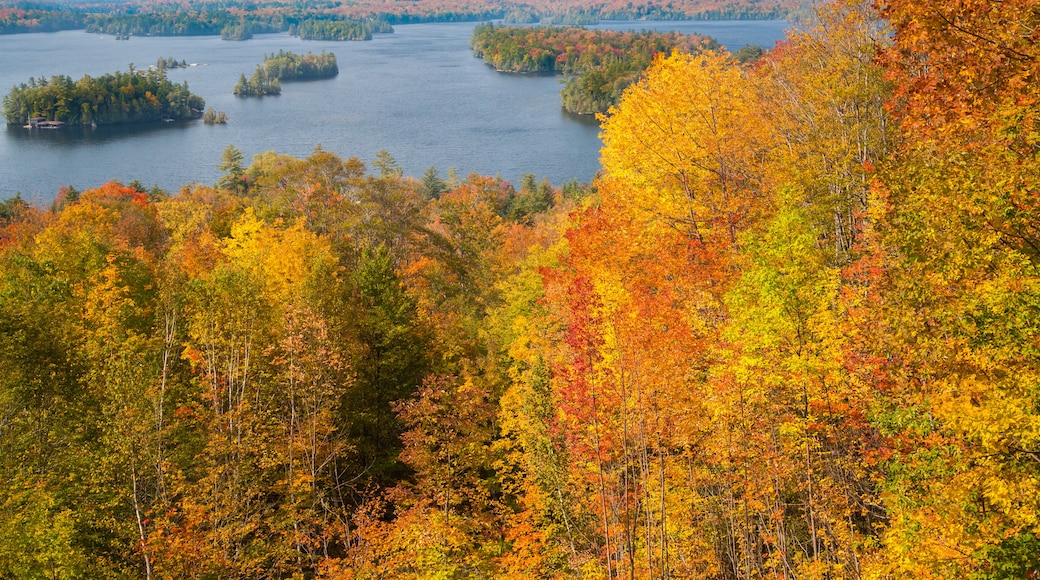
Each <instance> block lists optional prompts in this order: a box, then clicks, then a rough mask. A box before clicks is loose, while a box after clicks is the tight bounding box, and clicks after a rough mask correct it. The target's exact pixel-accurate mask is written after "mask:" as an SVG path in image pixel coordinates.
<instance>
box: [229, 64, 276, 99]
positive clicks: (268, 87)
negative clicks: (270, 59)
mask: <svg viewBox="0 0 1040 580" xmlns="http://www.w3.org/2000/svg"><path fill="white" fill-rule="evenodd" d="M232 92H233V93H234V94H236V95H238V96H240V97H263V96H267V95H280V94H282V84H281V83H280V82H279V81H278V77H274V76H271V75H270V74H268V73H267V70H266V69H265V68H264V67H263V65H259V64H258V65H256V70H255V71H253V74H252V76H250V77H249V80H246V75H244V74H243V75H241V76H239V77H238V82H237V83H235V89H234V91H232Z"/></svg>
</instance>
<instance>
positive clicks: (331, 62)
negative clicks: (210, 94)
mask: <svg viewBox="0 0 1040 580" xmlns="http://www.w3.org/2000/svg"><path fill="white" fill-rule="evenodd" d="M338 74H339V66H338V65H337V64H336V55H335V54H333V53H331V52H324V51H322V53H321V54H314V53H311V52H308V53H307V54H303V55H300V54H296V53H294V52H288V51H285V50H280V51H278V53H277V54H271V55H264V62H263V64H259V65H257V66H256V70H255V71H253V74H252V76H250V77H249V78H248V79H246V76H245V75H244V74H243V75H241V76H240V77H239V78H238V82H237V83H236V84H235V89H234V91H233V92H234V94H236V95H238V96H242V97H262V96H265V95H278V94H281V92H282V85H281V81H283V80H284V81H303V80H315V79H325V78H331V77H334V76H336V75H338Z"/></svg>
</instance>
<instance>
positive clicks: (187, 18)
mask: <svg viewBox="0 0 1040 580" xmlns="http://www.w3.org/2000/svg"><path fill="white" fill-rule="evenodd" d="M0 4H2V5H0V34H14V33H20V32H52V31H58V30H69V29H86V30H88V31H91V32H101V33H106V34H114V35H119V36H127V35H151V36H191V35H209V36H216V35H220V36H221V37H223V38H226V39H229V40H245V39H248V38H250V37H251V36H252V35H253V34H258V33H263V32H285V31H289V30H290V28H293V29H294V30H296V31H297V32H294V34H298V35H299V36H300V37H301V38H315V39H333V40H360V39H364V38H367V37H368V36H366V34H365V31H366V29H367V33H368V34H372V33H378V32H390V30H389V27H390V26H391V25H394V24H409V23H419V22H464V21H465V22H473V21H487V20H496V19H505V20H507V21H508V22H514V23H535V22H541V23H542V24H557V25H583V24H592V23H595V22H597V21H599V20H601V19H605V20H650V19H653V20H684V19H691V18H692V19H776V18H788V17H791V16H792V14H794V13H797V11H798V10H799V8H800V4H801V0H777V1H776V2H771V3H769V5H768V6H764V5H763V4H764V3H761V2H759V1H758V0H670V1H669V2H668V3H667V4H664V5H661V4H656V3H645V4H642V5H634V4H633V3H631V2H627V1H625V2H622V1H621V0H605V1H604V0H597V1H596V2H592V0H527V1H525V2H524V3H522V4H513V3H500V2H497V1H492V0H410V1H408V2H393V3H387V2H385V1H382V0H353V1H351V2H349V3H346V2H338V1H329V0H301V1H299V2H291V3H290V2H284V1H277V2H264V3H257V2H254V1H253V0H192V1H190V2H187V3H179V2H173V1H171V0H141V1H135V2H130V1H128V0H112V1H111V2H106V3H94V2H90V3H77V4H71V3H69V4H64V3H53V2H32V1H20V2H13V3H8V2H5V1H4V0H0ZM332 23H337V24H332Z"/></svg>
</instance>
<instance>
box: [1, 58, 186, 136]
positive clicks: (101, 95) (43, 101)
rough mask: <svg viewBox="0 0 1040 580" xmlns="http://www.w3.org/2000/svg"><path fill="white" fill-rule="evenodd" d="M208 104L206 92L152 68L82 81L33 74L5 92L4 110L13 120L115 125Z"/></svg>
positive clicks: (178, 114) (174, 115)
mask: <svg viewBox="0 0 1040 580" xmlns="http://www.w3.org/2000/svg"><path fill="white" fill-rule="evenodd" d="M205 106H206V101H205V100H203V98H202V97H200V96H198V95H195V94H192V93H191V92H190V91H189V90H188V83H187V82H185V83H182V84H176V83H173V82H171V81H170V80H169V79H167V78H166V73H165V71H162V70H159V69H150V70H146V71H139V70H134V69H133V67H131V68H130V70H129V72H116V73H113V74H105V75H102V76H100V77H97V78H94V77H90V76H84V77H83V78H82V79H80V80H78V81H73V80H72V78H71V77H68V76H65V75H59V76H54V77H51V79H50V80H47V79H34V78H30V79H29V82H28V83H22V84H20V85H18V86H16V87H14V88H13V89H11V92H10V93H8V94H7V96H5V97H4V101H3V114H4V119H5V120H6V121H7V124H9V125H20V124H24V123H26V121H27V120H28V119H29V118H30V117H42V118H44V119H45V120H48V121H61V122H63V123H66V124H70V125H89V124H91V123H96V124H98V125H114V124H120V123H141V122H149V121H159V120H162V119H173V120H177V119H189V118H193V117H197V116H198V115H199V114H200V113H199V112H200V111H202V110H203V109H204V108H205Z"/></svg>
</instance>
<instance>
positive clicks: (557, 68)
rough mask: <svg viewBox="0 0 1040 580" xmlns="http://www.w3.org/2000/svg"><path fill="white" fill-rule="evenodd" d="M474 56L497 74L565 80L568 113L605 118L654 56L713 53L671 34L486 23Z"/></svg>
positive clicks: (709, 46) (476, 33)
mask: <svg viewBox="0 0 1040 580" xmlns="http://www.w3.org/2000/svg"><path fill="white" fill-rule="evenodd" d="M470 46H471V47H472V48H473V54H474V56H476V57H478V58H482V59H484V62H486V63H488V64H489V65H491V66H493V67H495V69H496V70H498V71H502V72H514V73H558V74H562V75H566V76H567V80H566V84H565V85H564V88H563V90H562V91H561V92H560V95H561V97H562V101H563V108H564V109H565V110H567V111H569V112H571V113H578V114H594V113H605V112H607V109H609V108H610V107H612V106H614V105H616V104H617V103H618V101H620V100H621V94H622V92H624V90H625V89H626V88H627V87H628V86H629V85H631V84H632V83H633V82H635V81H636V80H637V79H638V78H639V76H640V75H641V74H642V73H643V71H644V70H646V68H647V67H648V66H650V63H651V62H652V61H653V59H654V55H657V54H661V53H664V54H669V53H671V52H672V51H675V50H679V51H683V52H694V51H699V50H717V49H718V48H719V45H718V43H717V42H715V41H714V40H713V39H711V38H708V37H706V36H701V35H687V34H680V33H677V32H667V33H665V32H646V31H644V32H621V31H614V30H586V29H583V28H573V27H569V28H568V27H557V26H536V27H522V26H508V25H498V26H496V25H495V24H494V23H491V22H487V23H484V24H478V25H477V26H476V27H475V28H474V29H473V35H472V36H471V38H470Z"/></svg>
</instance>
